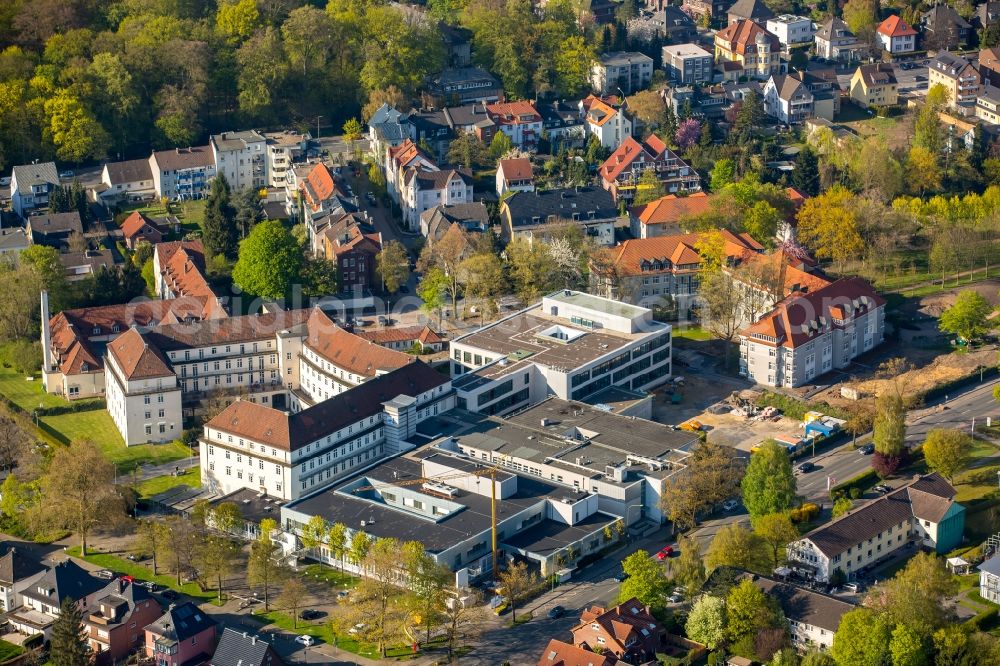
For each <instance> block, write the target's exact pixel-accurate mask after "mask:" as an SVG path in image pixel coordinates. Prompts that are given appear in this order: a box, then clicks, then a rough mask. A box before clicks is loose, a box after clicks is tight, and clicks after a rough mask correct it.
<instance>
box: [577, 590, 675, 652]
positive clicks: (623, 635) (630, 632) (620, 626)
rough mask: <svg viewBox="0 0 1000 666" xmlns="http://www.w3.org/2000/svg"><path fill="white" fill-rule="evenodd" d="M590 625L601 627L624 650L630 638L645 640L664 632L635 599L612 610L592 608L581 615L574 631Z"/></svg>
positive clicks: (658, 623)
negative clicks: (655, 633) (656, 633)
mask: <svg viewBox="0 0 1000 666" xmlns="http://www.w3.org/2000/svg"><path fill="white" fill-rule="evenodd" d="M589 624H598V625H600V626H601V627H602V628H603V629H604V631H605V632H606V633H607V634H608V635H610V636H611V637H612V638H614V639H615V640H616V641H618V643H619V644H620V645H621V647H622V648H623V649H624V648H625V643H626V642H629V639H630V638H635V639H636V640H644V638H645V637H648V636H649V635H650V634H651V633H652V632H663V627H662V625H661V624H660V621H659V620H657V619H656V618H655V617H653V615H652V613H650V611H649V608H647V607H646V606H644V605H643V604H642V603H640V602H639V600H638V599H636V598H635V597H633V598H631V599H629V600H628V601H625V602H624V603H621V604H618V605H617V606H613V607H611V608H603V607H601V606H591V607H590V608H588V609H586V610H584V611H583V613H581V614H580V622H579V624H577V625H576V626H575V627H573V629H572V631H573V632H574V633H575V632H576V630H577V629H580V628H582V627H584V626H585V625H589Z"/></svg>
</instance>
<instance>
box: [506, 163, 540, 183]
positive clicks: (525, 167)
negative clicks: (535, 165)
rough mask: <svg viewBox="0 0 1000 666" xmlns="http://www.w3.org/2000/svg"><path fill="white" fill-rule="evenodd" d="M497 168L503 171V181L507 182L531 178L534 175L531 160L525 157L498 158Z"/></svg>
mask: <svg viewBox="0 0 1000 666" xmlns="http://www.w3.org/2000/svg"><path fill="white" fill-rule="evenodd" d="M498 168H499V169H500V171H502V172H503V179H504V181H506V182H508V183H509V182H511V181H512V180H531V179H532V178H534V175H535V174H534V173H533V170H532V168H531V160H529V159H528V158H527V157H518V158H515V159H512V160H500V164H499V166H498Z"/></svg>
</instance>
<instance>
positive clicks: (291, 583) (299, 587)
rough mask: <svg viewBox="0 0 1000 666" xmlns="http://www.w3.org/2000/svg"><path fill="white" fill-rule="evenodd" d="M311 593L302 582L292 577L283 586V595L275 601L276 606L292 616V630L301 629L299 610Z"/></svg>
mask: <svg viewBox="0 0 1000 666" xmlns="http://www.w3.org/2000/svg"><path fill="white" fill-rule="evenodd" d="M308 593H309V590H307V589H306V586H305V585H303V584H302V581H301V580H299V579H298V578H296V577H295V576H292V577H290V578H289V579H288V580H286V581H285V584H284V585H282V586H281V594H279V595H278V598H277V599H275V600H274V605H275V606H277V607H278V608H281V609H283V610H285V611H287V613H288V614H289V615H291V616H292V628H293V629H298V628H299V609H300V608H302V607H303V605H304V604H305V597H306V595H307V594H308Z"/></svg>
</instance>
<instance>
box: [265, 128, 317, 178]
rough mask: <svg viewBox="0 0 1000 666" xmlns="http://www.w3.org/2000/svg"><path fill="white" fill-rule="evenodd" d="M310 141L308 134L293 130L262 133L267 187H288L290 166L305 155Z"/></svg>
mask: <svg viewBox="0 0 1000 666" xmlns="http://www.w3.org/2000/svg"><path fill="white" fill-rule="evenodd" d="M311 139H312V137H311V136H310V135H309V133H308V132H306V133H300V132H295V131H293V130H284V131H281V132H265V133H264V140H265V142H266V145H267V148H266V150H267V186H268V187H274V188H279V189H283V188H285V187H286V186H287V185H288V175H289V171H290V170H291V168H292V164H294V163H295V162H296V161H297V160H299V159H301V158H302V157H303V156H304V155H305V154H306V151H307V149H308V147H309V141H310V140H311Z"/></svg>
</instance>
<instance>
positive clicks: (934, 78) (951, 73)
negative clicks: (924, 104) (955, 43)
mask: <svg viewBox="0 0 1000 666" xmlns="http://www.w3.org/2000/svg"><path fill="white" fill-rule="evenodd" d="M982 82H983V81H982V78H980V76H979V70H977V69H976V68H975V67H974V66H973V65H972V63H970V62H969V61H968V60H966V59H965V58H963V57H961V56H957V55H953V54H951V53H949V52H948V51H941V52H940V53H938V54H937V55H936V56H934V58H932V59H931V61H930V64H929V65H927V88H928V90H929V89H931V88H933V87H934V86H935V85H938V84H940V85H942V86H943V87H944V89H945V90H946V91H947V92H948V106H950V107H951V108H952V109H954V110H955V111H958V112H959V113H960V114H962V115H965V116H970V115H973V114H974V113H975V106H976V98H977V97H979V91H980V88H981V87H982Z"/></svg>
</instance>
